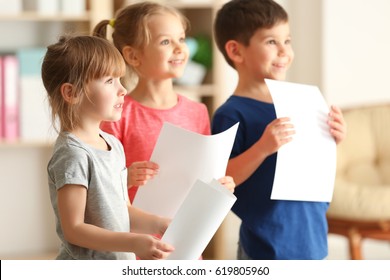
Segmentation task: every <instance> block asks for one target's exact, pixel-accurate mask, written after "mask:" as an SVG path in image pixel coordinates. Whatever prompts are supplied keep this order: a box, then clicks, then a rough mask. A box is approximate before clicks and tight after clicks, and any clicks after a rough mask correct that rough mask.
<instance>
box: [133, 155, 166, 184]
mask: <svg viewBox="0 0 390 280" xmlns="http://www.w3.org/2000/svg"><path fill="white" fill-rule="evenodd" d="M158 169H159V166H158V164H157V163H154V162H151V161H138V162H133V163H132V164H131V165H130V166H129V167H128V168H127V174H128V178H127V186H128V187H131V186H143V185H145V184H146V183H147V182H148V180H150V179H153V177H154V176H156V175H157V174H158Z"/></svg>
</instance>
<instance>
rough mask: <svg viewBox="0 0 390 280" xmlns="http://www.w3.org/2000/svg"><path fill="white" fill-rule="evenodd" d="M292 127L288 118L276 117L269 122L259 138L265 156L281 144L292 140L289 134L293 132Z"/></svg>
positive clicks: (275, 150) (273, 151) (274, 151)
mask: <svg viewBox="0 0 390 280" xmlns="http://www.w3.org/2000/svg"><path fill="white" fill-rule="evenodd" d="M293 128H294V126H293V125H292V124H291V123H290V118H278V119H276V120H273V121H272V122H270V123H269V124H268V125H267V127H266V128H265V130H264V133H263V135H262V136H261V138H260V140H259V144H260V143H261V145H262V151H263V152H264V153H265V154H266V155H267V156H269V155H272V154H273V153H276V152H277V151H278V150H279V148H280V147H281V146H283V145H284V144H286V143H288V142H290V141H291V140H292V137H291V136H292V135H293V134H295V130H293Z"/></svg>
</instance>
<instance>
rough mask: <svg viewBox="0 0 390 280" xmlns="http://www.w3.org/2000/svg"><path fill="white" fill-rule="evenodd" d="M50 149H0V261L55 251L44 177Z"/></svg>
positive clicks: (51, 213)
mask: <svg viewBox="0 0 390 280" xmlns="http://www.w3.org/2000/svg"><path fill="white" fill-rule="evenodd" d="M51 150H52V149H51V148H50V147H48V146H47V147H45V146H36V147H33V146H30V145H28V146H18V145H15V146H12V145H9V146H0V153H1V155H0V226H1V230H0V259H5V258H14V257H16V258H21V257H22V258H28V257H29V256H30V255H34V256H37V255H41V254H45V253H47V252H52V251H57V250H58V248H59V239H58V238H57V235H56V231H55V220H54V214H53V209H52V207H51V205H50V198H49V189H48V183H47V174H46V165H47V162H48V160H49V158H50V155H51Z"/></svg>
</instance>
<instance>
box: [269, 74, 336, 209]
mask: <svg viewBox="0 0 390 280" xmlns="http://www.w3.org/2000/svg"><path fill="white" fill-rule="evenodd" d="M266 83H267V86H268V88H269V90H270V92H271V95H272V99H273V102H274V105H275V110H276V115H277V117H278V118H279V117H290V118H291V122H292V124H293V125H294V129H295V131H296V134H295V135H294V136H293V140H292V141H291V142H290V143H288V144H286V145H284V146H282V147H281V148H280V149H279V151H278V156H277V162H276V171H275V179H274V185H273V189H272V194H271V199H281V200H302V201H325V202H330V201H331V200H332V195H333V187H334V180H335V174H336V143H335V140H334V138H333V137H332V136H331V134H330V132H329V125H328V124H327V120H328V113H329V108H328V105H327V104H326V102H325V100H324V98H323V96H322V94H321V92H320V90H319V88H318V87H316V86H311V85H304V84H296V83H289V82H281V81H274V80H266Z"/></svg>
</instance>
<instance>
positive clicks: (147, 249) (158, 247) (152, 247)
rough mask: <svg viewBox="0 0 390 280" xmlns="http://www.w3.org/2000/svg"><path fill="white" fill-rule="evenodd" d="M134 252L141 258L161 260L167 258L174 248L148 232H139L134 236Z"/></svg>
mask: <svg viewBox="0 0 390 280" xmlns="http://www.w3.org/2000/svg"><path fill="white" fill-rule="evenodd" d="M134 242H135V244H136V245H135V247H134V253H135V254H136V256H137V257H139V258H140V259H141V260H161V259H166V258H167V257H168V256H169V254H170V253H171V252H173V251H174V248H173V247H172V246H171V245H169V244H167V243H165V242H162V241H161V240H159V239H158V238H156V237H154V236H152V235H148V234H138V235H137V236H136V237H135V238H134Z"/></svg>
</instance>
